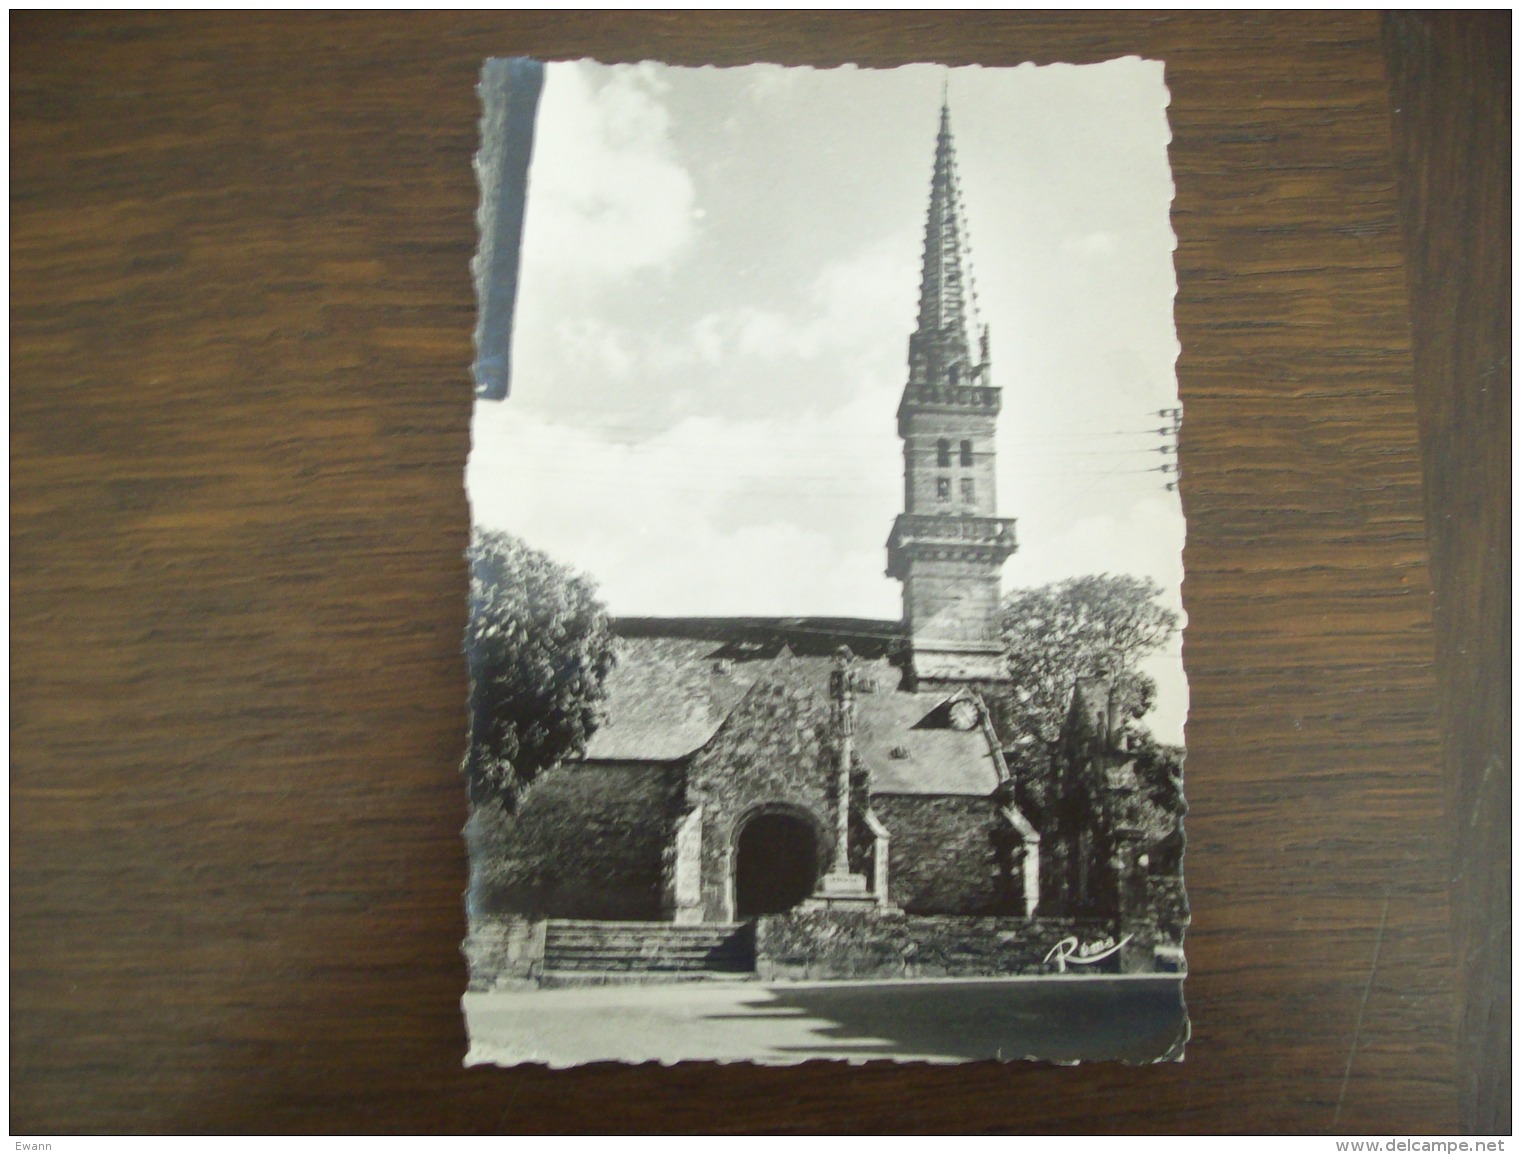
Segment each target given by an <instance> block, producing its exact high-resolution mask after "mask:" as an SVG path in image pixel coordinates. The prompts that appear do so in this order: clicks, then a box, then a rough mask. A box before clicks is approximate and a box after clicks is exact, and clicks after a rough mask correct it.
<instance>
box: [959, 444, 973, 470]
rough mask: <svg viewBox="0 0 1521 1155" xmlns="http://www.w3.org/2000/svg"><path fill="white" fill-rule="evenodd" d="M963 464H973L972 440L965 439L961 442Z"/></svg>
mask: <svg viewBox="0 0 1521 1155" xmlns="http://www.w3.org/2000/svg"><path fill="white" fill-rule="evenodd" d="M961 464H962V465H971V464H972V443H971V442H970V441H963V442H962V443H961Z"/></svg>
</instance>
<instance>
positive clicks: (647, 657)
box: [583, 618, 902, 762]
mask: <svg viewBox="0 0 1521 1155" xmlns="http://www.w3.org/2000/svg"><path fill="white" fill-rule="evenodd" d="M613 630H614V632H615V633H616V634H617V635H618V643H617V645H618V663H617V665H615V666H614V667H613V670H612V672H611V673H610V674H609V675H608V678H607V699H606V700H605V701H604V702H603V704H602V718H603V720H602V723H601V725H600V726H598V728H597V730H596V732H595V733H594V734H593V735H592V737H591V741H590V742H588V743H587V747H586V753H585V754H584V755H583V757H584V758H585V760H586V761H631V762H669V761H674V760H676V759H679V758H685V757H687V756H688V755H690V754H692V753H693V752H694V751H696V750H698V749H699V748H701V747H702V746H704V745H706V744H707V743H708V742H709V741H710V740H711V739H712V737H713V735H714V734H715V733H716V732H717V730H718V728H719V726H720V725H722V724H723V721H724V719H725V718H727V717H728V716H729V714H730V713H731V712H732V711H733V710H734V708H735V707H736V706H737V705H738V704H739V702H740V699H742V698H743V697H744V696H745V694H746V693H748V692H749V690H750V688H751V687H752V686H754V685H755V683H756V682H757V681H758V680H760V679H761V678H762V677H764V676H766V675H767V674H768V673H770V672H772V671H773V670H774V669H775V668H776V665H777V663H779V662H793V661H801V662H803V663H804V664H808V663H809V662H810V659H813V658H815V657H820V658H821V657H824V656H826V655H832V654H833V653H834V651H835V649H836V648H837V647H838V646H840V645H842V644H848V645H850V646H851V648H852V649H854V650H855V651H856V652H857V653H858V654H859V653H864V654H866V655H868V656H872V657H875V656H878V655H881V654H886V653H890V652H892V651H893V650H895V649H896V648H897V647H898V646H899V645H900V644H901V640H902V626H901V625H900V624H899V623H898V622H886V621H876V620H867V619H860V618H618V619H616V620H615V621H614V622H613ZM816 664H817V666H818V670H817V671H816V672H817V676H818V678H819V679H821V682H820V685H821V687H823V688H824V689H825V690H826V691H827V685H828V671H829V662H827V661H825V662H818V663H816ZM884 665H885V663H884ZM811 668H812V667H811V666H810V669H811Z"/></svg>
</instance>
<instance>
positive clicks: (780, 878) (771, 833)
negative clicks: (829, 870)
mask: <svg viewBox="0 0 1521 1155" xmlns="http://www.w3.org/2000/svg"><path fill="white" fill-rule="evenodd" d="M832 849H833V846H832V841H831V831H830V829H829V827H828V826H826V825H825V824H824V823H823V822H822V821H821V820H820V819H819V817H818V815H816V814H814V813H813V811H811V810H809V809H808V808H807V807H805V806H798V805H796V804H794V803H790V802H762V803H759V804H758V805H755V806H751V807H749V808H748V809H747V810H745V812H744V813H743V814H742V815H741V816H740V817H739V819H738V820H737V821H736V822H735V823H734V826H733V835H732V837H731V840H730V846H729V854H728V864H729V868H728V872H727V873H728V879H727V882H728V887H727V889H728V907H729V912H730V917H731V918H736V919H744V918H753V917H755V916H756V915H761V914H780V913H781V912H782V911H785V910H789V909H791V908H792V907H795V906H796V905H797V904H798V903H800V902H802V901H803V900H804V899H805V898H807V897H808V896H809V895H810V894H812V893H813V892H814V891H815V890H816V889H817V887H818V880H819V877H820V875H822V874H823V872H824V870H825V868H826V866H827V865H828V863H829V861H830V854H831V852H832Z"/></svg>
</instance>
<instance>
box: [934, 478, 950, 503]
mask: <svg viewBox="0 0 1521 1155" xmlns="http://www.w3.org/2000/svg"><path fill="white" fill-rule="evenodd" d="M935 496H936V497H938V498H939V499H940V500H941V501H949V500H950V499H951V479H950V478H949V477H937V478H935Z"/></svg>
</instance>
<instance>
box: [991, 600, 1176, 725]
mask: <svg viewBox="0 0 1521 1155" xmlns="http://www.w3.org/2000/svg"><path fill="white" fill-rule="evenodd" d="M1161 594H1162V589H1161V587H1160V586H1158V585H1157V583H1156V582H1154V581H1152V580H1151V579H1150V578H1141V577H1132V576H1130V575H1127V574H1098V575H1090V576H1088V577H1080V578H1070V579H1068V580H1066V581H1061V582H1053V583H1052V584H1050V585H1044V586H1041V587H1039V588H1038V589H1031V590H1017V591H1015V592H1013V593H1011V594H1010V595H1009V596H1008V597H1007V598H1006V599H1005V601H1004V610H1003V640H1004V646H1005V651H1006V656H1007V661H1008V665H1009V673H1010V675H1011V677H1012V678H1013V683H1014V686H1013V688H1014V693H1013V695H1012V702H1011V707H1010V718H1009V720H1010V722H1011V723H1012V725H1013V727H1014V729H1015V730H1016V731H1017V732H1018V734H1019V735H1021V736H1024V737H1028V738H1032V739H1035V740H1037V741H1040V742H1054V741H1056V739H1057V738H1058V736H1059V735H1060V733H1061V728H1062V723H1063V722H1064V721H1065V720H1066V716H1067V710H1068V707H1069V705H1070V704H1071V700H1072V687H1073V686H1074V684H1075V683H1076V682H1077V680H1078V679H1079V678H1082V677H1089V676H1092V675H1094V674H1097V673H1100V672H1102V671H1105V670H1107V672H1108V673H1110V674H1111V675H1112V676H1113V678H1114V681H1115V688H1116V690H1117V691H1118V692H1119V693H1120V695H1121V700H1122V702H1123V704H1124V710H1125V714H1126V716H1127V717H1128V718H1131V719H1138V718H1140V717H1142V716H1143V715H1145V714H1146V713H1147V712H1148V711H1150V709H1151V707H1152V706H1153V704H1154V703H1155V701H1156V692H1157V686H1156V682H1155V680H1154V679H1152V678H1151V677H1150V676H1149V675H1147V674H1145V673H1143V672H1142V671H1141V669H1140V666H1139V663H1140V661H1141V659H1142V658H1144V657H1146V656H1147V655H1148V654H1151V653H1154V652H1156V651H1157V650H1158V649H1160V648H1161V647H1162V646H1163V645H1165V644H1166V642H1167V640H1168V639H1169V638H1170V637H1171V636H1172V634H1173V632H1174V631H1175V630H1176V629H1177V628H1178V615H1177V614H1176V613H1174V612H1173V611H1172V610H1170V609H1167V608H1166V607H1165V606H1162V605H1159V604H1158V603H1157V598H1159V597H1160V596H1161Z"/></svg>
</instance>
